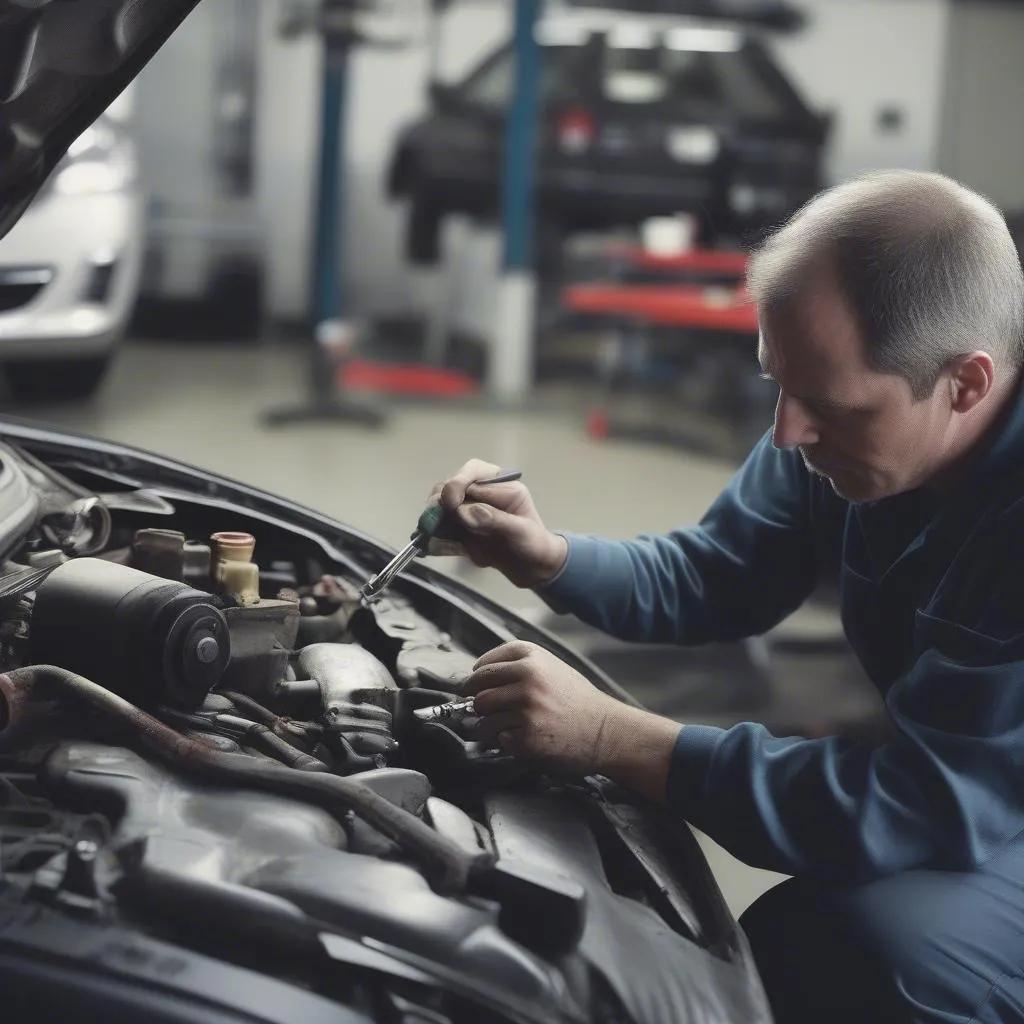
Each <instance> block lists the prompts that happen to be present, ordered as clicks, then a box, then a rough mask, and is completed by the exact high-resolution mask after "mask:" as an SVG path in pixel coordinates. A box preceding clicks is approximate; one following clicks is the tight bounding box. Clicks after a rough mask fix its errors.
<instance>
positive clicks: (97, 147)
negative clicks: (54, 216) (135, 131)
mask: <svg viewBox="0 0 1024 1024" xmlns="http://www.w3.org/2000/svg"><path fill="white" fill-rule="evenodd" d="M136 173H137V164H136V158H135V149H134V147H133V145H132V143H131V142H130V141H129V140H128V139H127V138H125V136H124V135H123V134H121V133H120V132H118V131H115V130H114V129H113V128H111V127H109V126H107V125H104V124H102V123H100V122H97V123H96V124H94V125H93V126H92V127H91V128H87V129H86V130H85V131H84V132H83V133H82V134H81V135H80V136H79V137H78V138H77V139H75V141H74V142H73V143H72V144H71V146H70V147H69V148H68V152H67V156H66V157H65V159H64V162H63V163H62V164H61V166H60V168H59V169H58V171H57V174H56V176H55V178H54V181H53V187H54V189H55V191H57V192H59V193H61V194H62V195H68V196H81V195H92V194H95V193H97V192H117V191H120V190H121V189H123V188H127V187H128V186H129V185H130V184H131V183H132V182H133V181H134V180H135V176H136Z"/></svg>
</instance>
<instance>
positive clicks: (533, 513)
mask: <svg viewBox="0 0 1024 1024" xmlns="http://www.w3.org/2000/svg"><path fill="white" fill-rule="evenodd" d="M500 472H501V468H500V467H499V466H495V465H494V464H493V463H490V462H482V461H481V460H480V459H471V460H470V461H469V462H467V463H466V464H465V465H464V466H463V467H462V469H460V470H459V471H458V473H456V474H455V476H453V477H451V478H450V479H448V480H445V481H444V482H442V483H439V484H437V486H436V487H435V488H434V490H433V492H432V493H431V495H430V502H436V501H440V502H441V504H442V505H444V507H445V508H448V509H452V510H453V511H455V514H456V516H457V518H458V522H459V525H460V526H461V528H462V536H461V537H460V538H459V539H458V540H456V541H445V540H437V539H435V540H432V541H431V542H430V547H429V549H428V552H427V553H428V554H431V555H451V554H464V555H466V556H467V557H468V558H470V559H471V560H472V561H473V563H474V564H475V565H479V566H482V567H488V568H490V567H493V568H495V569H497V570H498V571H499V572H501V573H503V574H504V575H505V576H506V577H507V578H508V579H509V580H510V581H511V582H512V583H514V584H515V585H516V586H517V587H538V586H540V585H541V584H543V583H547V582H548V581H549V580H550V579H552V578H553V577H554V576H555V575H556V574H557V573H558V571H559V569H561V568H562V565H563V564H564V563H565V559H566V555H567V553H568V544H567V542H566V540H565V538H564V537H560V536H558V535H557V534H555V533H552V532H551V531H550V530H549V529H547V527H546V526H545V525H544V523H543V522H542V521H541V518H540V516H539V515H538V513H537V508H536V506H535V505H534V503H533V498H532V497H531V496H530V492H529V491H528V490H527V488H526V487H525V486H524V485H523V484H522V483H519V482H518V481H516V482H513V483H505V484H495V485H494V486H493V487H488V486H486V485H481V484H477V483H474V481H476V480H486V479H488V478H489V477H494V476H497V475H498V473H500Z"/></svg>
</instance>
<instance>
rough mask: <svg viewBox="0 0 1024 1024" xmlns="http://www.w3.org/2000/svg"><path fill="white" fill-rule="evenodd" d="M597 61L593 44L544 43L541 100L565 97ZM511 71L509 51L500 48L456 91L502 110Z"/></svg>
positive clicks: (474, 101)
mask: <svg viewBox="0 0 1024 1024" xmlns="http://www.w3.org/2000/svg"><path fill="white" fill-rule="evenodd" d="M599 60H600V54H599V51H595V50H594V47H593V46H545V47H544V48H543V49H542V50H541V61H540V70H541V73H540V82H539V84H538V91H539V96H540V101H541V103H542V104H546V103H549V102H551V101H552V100H556V99H559V100H561V99H566V98H568V97H569V96H570V95H571V94H572V93H573V92H574V91H575V90H576V89H578V87H579V84H580V76H581V75H582V74H583V73H584V72H585V70H586V68H587V65H588V64H590V66H591V67H593V66H595V64H596V62H597V61H599ZM514 74H515V58H514V55H513V53H512V50H511V49H510V48H506V49H503V50H502V51H501V53H499V54H497V55H496V56H495V57H494V58H493V59H492V60H488V61H487V62H486V63H485V64H484V65H483V66H482V67H480V68H479V69H478V70H477V71H475V72H474V73H473V74H471V75H470V76H469V78H467V79H466V80H465V81H464V82H463V83H462V85H460V86H459V94H460V96H461V97H462V98H463V99H465V100H466V101H468V102H469V103H472V104H473V105H474V106H479V107H485V108H486V109H488V110H505V109H506V108H507V107H508V105H509V104H510V103H511V102H512V91H513V86H514V83H515V79H514Z"/></svg>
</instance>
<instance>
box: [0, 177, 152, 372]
mask: <svg viewBox="0 0 1024 1024" xmlns="http://www.w3.org/2000/svg"><path fill="white" fill-rule="evenodd" d="M143 238H144V204H143V200H142V197H141V195H139V194H137V193H117V194H111V195H91V196H60V195H55V194H53V193H50V194H48V195H46V196H45V197H44V198H43V199H42V200H41V201H38V202H37V203H36V205H34V206H33V207H32V208H30V210H29V211H28V212H27V213H26V214H25V216H24V217H23V218H22V220H21V221H19V223H18V224H16V225H15V227H14V228H13V229H12V230H11V232H10V233H9V234H8V235H7V236H6V237H5V238H4V239H3V240H2V242H0V357H7V356H17V357H19V358H26V357H38V358H45V357H47V356H54V357H68V356H76V355H82V356H91V355H98V354H101V353H102V352H104V351H105V350H106V349H108V348H110V347H111V345H113V344H115V343H116V342H117V340H118V339H119V338H120V337H121V335H122V334H123V333H124V329H125V325H126V323H127V321H128V318H129V316H130V315H131V312H132V309H133V307H134V303H135V299H136V296H137V294H138V287H139V277H140V274H141V268H142V257H143Z"/></svg>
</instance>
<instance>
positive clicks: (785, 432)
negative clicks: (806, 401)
mask: <svg viewBox="0 0 1024 1024" xmlns="http://www.w3.org/2000/svg"><path fill="white" fill-rule="evenodd" d="M817 441H818V430H817V427H815V425H814V421H813V420H812V419H811V417H810V416H808V415H807V413H806V412H805V411H804V409H802V408H801V407H800V403H799V402H795V401H794V400H793V399H792V398H789V397H787V396H786V395H785V394H784V393H783V392H781V391H780V392H779V401H778V403H777V404H776V406H775V427H774V430H773V431H772V444H774V445H775V447H776V448H796V447H797V446H798V445H802V444H815V443H817Z"/></svg>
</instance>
